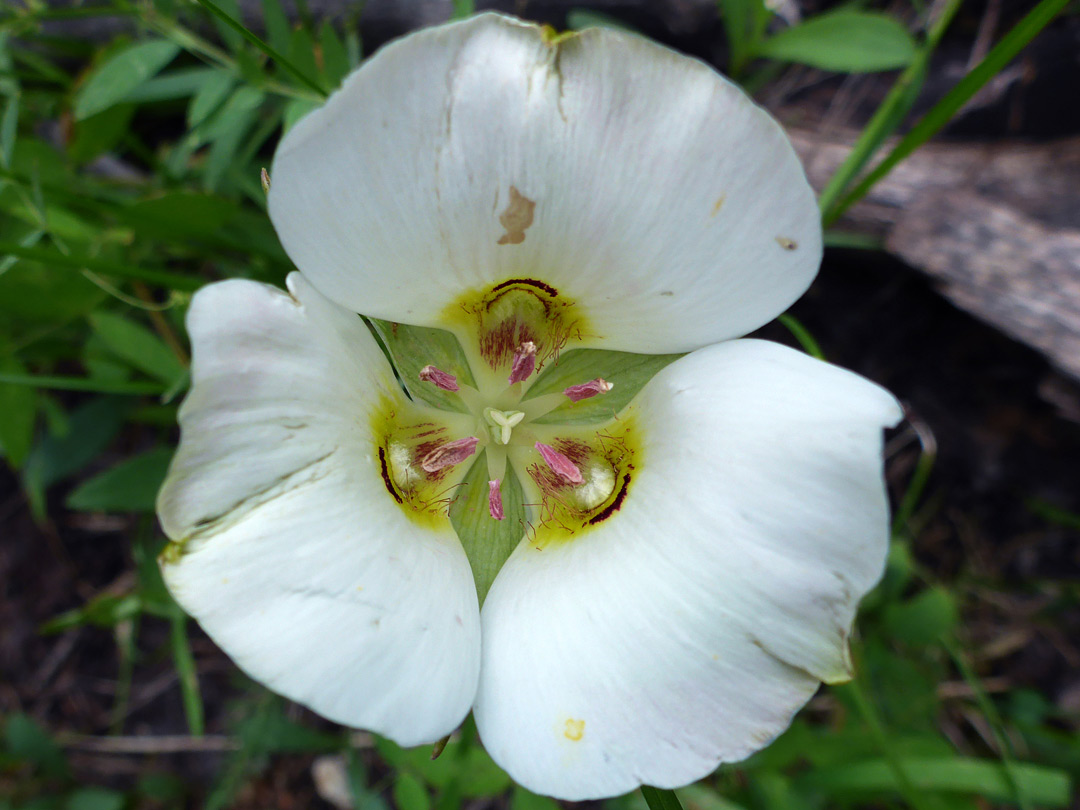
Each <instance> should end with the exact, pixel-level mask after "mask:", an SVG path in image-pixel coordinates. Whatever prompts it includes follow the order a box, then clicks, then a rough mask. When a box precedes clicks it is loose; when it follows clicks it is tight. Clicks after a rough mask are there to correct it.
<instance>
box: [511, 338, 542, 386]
mask: <svg viewBox="0 0 1080 810" xmlns="http://www.w3.org/2000/svg"><path fill="white" fill-rule="evenodd" d="M535 369H536V344H535V343H533V342H532V341H531V340H526V341H525V342H524V343H522V344H521V345H520V346H518V347H517V348H516V349H515V350H514V363H513V365H512V366H510V384H511V385H513V384H514V383H519V382H524V381H525V380H527V379H529V375H530V374H532V373H533V371H534V370H535Z"/></svg>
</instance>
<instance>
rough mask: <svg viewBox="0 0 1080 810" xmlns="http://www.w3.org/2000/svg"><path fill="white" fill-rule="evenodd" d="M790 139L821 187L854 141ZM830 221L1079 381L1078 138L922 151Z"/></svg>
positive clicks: (805, 135)
mask: <svg viewBox="0 0 1080 810" xmlns="http://www.w3.org/2000/svg"><path fill="white" fill-rule="evenodd" d="M792 139H793V141H794V143H795V146H796V149H797V150H798V151H799V153H800V155H801V156H802V158H803V161H804V164H805V165H806V167H807V174H808V175H809V177H810V181H811V183H812V184H813V185H814V187H815V188H818V189H821V188H822V187H823V186H824V185H825V183H826V182H827V181H828V178H829V177H830V176H831V175H832V172H833V171H834V170H835V169H836V167H837V166H839V165H840V163H841V162H842V161H843V159H844V157H845V156H846V155H847V153H848V151H849V149H850V145H849V144H850V143H851V142H852V141H853V140H854V136H852V137H851V138H850V139H846V138H836V139H831V138H830V139H823V138H821V137H820V136H818V135H816V134H814V133H811V132H807V131H799V130H797V131H794V132H793V133H792ZM840 224H841V226H842V227H844V228H849V229H855V230H858V231H861V232H863V233H867V234H871V235H873V236H876V237H878V238H880V239H881V241H882V243H883V244H884V245H885V247H886V249H887V250H889V251H890V252H891V253H893V254H895V255H897V256H899V257H900V258H902V259H903V260H904V261H905V262H907V263H908V264H910V265H911V266H913V267H915V268H917V269H919V270H921V271H923V272H925V273H927V274H928V275H929V276H931V277H932V278H933V279H934V280H935V281H936V282H937V284H938V286H939V288H940V289H941V292H942V293H943V294H944V295H945V296H946V297H948V298H949V299H950V300H951V301H952V302H953V303H955V304H956V305H957V306H959V307H961V308H963V309H965V310H967V311H968V312H970V313H972V314H973V315H975V316H977V317H979V318H981V319H982V320H984V321H986V322H988V323H990V324H992V325H993V326H995V327H996V328H998V329H1000V330H1001V331H1003V332H1005V333H1007V334H1009V335H1011V336H1012V337H1014V338H1016V339H1017V340H1020V341H1022V342H1024V343H1026V344H1028V345H1030V346H1032V347H1034V348H1036V349H1038V350H1039V351H1041V352H1042V353H1043V354H1044V355H1046V357H1047V358H1048V359H1049V360H1050V361H1051V362H1052V363H1053V364H1054V365H1055V366H1057V367H1058V368H1059V369H1060V370H1061V371H1063V372H1065V373H1066V374H1068V375H1070V376H1072V377H1074V378H1076V379H1080V140H1078V139H1070V140H1065V141H1055V142H1047V143H1016V142H1005V143H1001V142H998V143H990V144H965V143H936V144H932V145H929V146H927V147H924V148H923V149H922V150H920V151H919V152H916V153H915V154H914V155H912V156H911V157H910V158H908V159H907V160H906V161H905V162H904V163H901V164H900V165H899V166H898V167H897V168H896V169H894V170H893V172H892V173H891V174H890V175H888V176H887V177H886V178H885V179H884V180H882V181H881V182H880V183H879V184H878V185H877V186H875V187H874V189H873V190H872V191H871V192H870V194H869V196H868V197H867V199H866V200H864V201H862V202H860V203H859V204H858V205H856V206H855V207H854V208H852V209H851V210H850V211H849V212H848V213H847V214H846V215H845V217H844V219H843V220H842V221H841V223H840Z"/></svg>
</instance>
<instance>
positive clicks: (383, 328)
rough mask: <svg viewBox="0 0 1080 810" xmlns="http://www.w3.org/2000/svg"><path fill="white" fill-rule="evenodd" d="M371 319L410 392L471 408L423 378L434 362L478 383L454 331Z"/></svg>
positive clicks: (451, 407)
mask: <svg viewBox="0 0 1080 810" xmlns="http://www.w3.org/2000/svg"><path fill="white" fill-rule="evenodd" d="M271 179H272V178H271ZM368 323H370V324H371V326H372V328H374V330H375V333H376V335H377V336H378V338H379V342H380V343H382V345H383V348H385V349H386V351H387V353H388V354H389V355H390V361H391V363H392V364H393V366H394V368H395V369H396V370H397V373H398V374H399V375H400V376H401V382H402V384H403V385H404V386H405V390H406V391H408V392H409V396H411V397H412V398H413V399H416V400H420V401H421V402H426V403H427V404H428V405H433V406H434V407H436V408H440V409H441V410H444V411H458V412H461V413H467V412H468V409H467V408H466V407H465V405H464V403H463V402H462V401H461V398H460V397H459V396H458V395H457V394H455V393H453V392H451V391H443V390H442V389H440V388H436V387H435V386H434V385H432V384H431V383H426V382H422V381H421V380H420V369H422V368H423V367H424V366H427V365H432V366H435V367H436V368H438V369H440V370H441V371H445V372H446V373H447V374H453V375H454V376H455V377H457V379H458V382H459V383H463V384H465V385H471V386H473V387H475V386H476V380H475V379H473V376H472V370H471V369H470V368H469V361H468V360H466V359H465V353H464V352H463V351H462V350H461V344H459V343H458V340H457V338H456V337H455V336H454V334H453V333H452V332H447V331H446V330H445V329H433V328H431V327H427V326H409V325H407V324H403V323H391V322H390V321H380V320H379V319H378V318H370V319H368Z"/></svg>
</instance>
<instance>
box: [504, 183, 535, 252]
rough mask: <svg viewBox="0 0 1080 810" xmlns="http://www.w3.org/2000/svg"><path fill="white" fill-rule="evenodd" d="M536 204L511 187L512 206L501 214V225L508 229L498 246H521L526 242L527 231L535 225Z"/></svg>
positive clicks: (508, 206)
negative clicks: (534, 212) (534, 211)
mask: <svg viewBox="0 0 1080 810" xmlns="http://www.w3.org/2000/svg"><path fill="white" fill-rule="evenodd" d="M535 208H536V203H535V202H533V201H532V200H530V199H529V198H528V197H526V196H525V195H523V194H522V193H521V192H520V191H518V190H517V188H515V187H514V186H510V204H509V205H507V206H506V210H505V211H503V212H502V213H501V214H499V224H501V225H502V226H503V228H505V229H506V233H504V234H503V235H502V236H501V237H499V241H498V244H500V245H520V244H521V243H522V242H524V241H525V229H526V228H528V227H529V226H530V225H532V223H533V210H534V209H535Z"/></svg>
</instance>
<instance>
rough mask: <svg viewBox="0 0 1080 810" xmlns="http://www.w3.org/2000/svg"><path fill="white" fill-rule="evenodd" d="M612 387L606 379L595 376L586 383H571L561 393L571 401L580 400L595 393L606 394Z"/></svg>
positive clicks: (593, 395)
mask: <svg viewBox="0 0 1080 810" xmlns="http://www.w3.org/2000/svg"><path fill="white" fill-rule="evenodd" d="M614 387H615V386H614V385H613V384H612V383H609V382H608V381H607V380H605V379H602V378H600V377H597V378H596V379H595V380H589V381H588V382H587V383H582V384H581V385H571V386H570V387H569V388H564V389H563V393H564V394H566V396H568V397H569V398H570V401H571V402H581V400H583V399H588V398H589V397H595V396H596V395H597V394H606V393H607V392H608V391H610V390H611V389H612V388H614Z"/></svg>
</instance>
